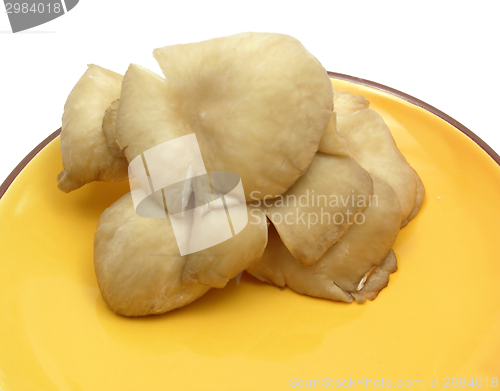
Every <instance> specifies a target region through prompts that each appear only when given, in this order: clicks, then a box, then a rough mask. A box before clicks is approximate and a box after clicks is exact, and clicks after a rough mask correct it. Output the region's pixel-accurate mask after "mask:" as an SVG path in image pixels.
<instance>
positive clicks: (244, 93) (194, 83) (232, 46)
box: [117, 33, 333, 201]
mask: <svg viewBox="0 0 500 391" xmlns="http://www.w3.org/2000/svg"><path fill="white" fill-rule="evenodd" d="M154 56H155V58H156V59H157V61H158V63H159V65H160V67H161V69H162V71H163V74H164V76H165V79H163V78H162V77H160V76H158V75H155V74H154V73H153V72H151V71H148V70H146V69H145V68H142V67H139V66H136V65H131V66H130V68H129V70H128V71H127V73H126V75H125V77H124V81H123V87H122V94H121V98H120V110H119V113H118V121H117V124H118V143H119V145H121V146H123V147H124V148H125V147H126V149H125V154H126V156H127V159H128V160H129V161H131V160H132V159H134V158H135V157H136V156H138V155H139V154H141V153H143V152H144V151H146V150H148V149H150V148H152V147H154V146H156V145H159V144H162V143H164V142H166V141H169V140H172V139H175V138H178V137H181V136H184V135H187V134H191V133H195V134H196V137H197V140H198V143H199V145H200V149H201V153H202V156H203V160H204V162H205V165H206V168H207V171H232V172H235V173H237V174H238V175H240V177H241V178H242V182H243V188H244V190H245V195H246V199H247V201H250V200H252V199H263V198H264V197H269V196H271V197H275V196H278V195H280V194H283V193H284V192H285V191H286V190H287V189H288V188H290V187H291V186H292V185H293V183H294V182H295V181H296V180H297V179H298V178H299V177H300V176H301V175H302V174H303V173H304V172H305V170H306V169H307V167H308V166H309V164H310V163H311V161H312V159H313V158H314V155H315V153H316V151H317V149H318V145H319V142H320V139H321V137H322V135H323V133H324V131H325V128H326V125H327V124H328V121H329V120H330V117H331V114H332V102H333V92H332V86H331V82H330V79H329V77H328V74H327V72H326V71H325V69H324V68H323V67H322V65H321V64H320V63H319V62H318V60H317V59H316V58H315V57H314V56H312V55H311V54H310V53H309V52H308V51H307V50H306V49H305V48H304V46H303V45H302V44H301V43H300V42H299V41H298V40H296V39H295V38H292V37H290V36H287V35H282V34H267V33H243V34H237V35H232V36H228V37H222V38H216V39H211V40H208V41H203V42H197V43H190V44H185V45H173V46H167V47H164V48H160V49H156V50H155V51H154Z"/></svg>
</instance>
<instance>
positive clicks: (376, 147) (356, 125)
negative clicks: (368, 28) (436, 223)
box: [319, 90, 425, 227]
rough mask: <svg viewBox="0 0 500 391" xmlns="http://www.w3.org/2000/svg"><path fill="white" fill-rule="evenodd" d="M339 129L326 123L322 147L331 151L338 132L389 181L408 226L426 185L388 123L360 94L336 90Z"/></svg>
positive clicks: (359, 157)
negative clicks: (404, 153)
mask: <svg viewBox="0 0 500 391" xmlns="http://www.w3.org/2000/svg"><path fill="white" fill-rule="evenodd" d="M334 105H335V106H334V108H335V113H336V125H337V128H336V129H337V131H338V133H337V132H336V131H335V129H334V128H333V126H329V127H327V129H326V131H325V134H324V136H323V140H322V141H321V143H320V147H319V150H320V151H323V152H327V153H328V152H329V151H330V150H329V149H328V145H329V144H331V143H332V142H333V141H331V140H335V139H336V138H337V137H338V135H340V137H341V138H343V139H344V140H345V142H346V144H347V148H348V150H349V152H350V153H351V154H352V156H353V157H354V158H355V159H356V161H357V162H358V163H359V164H360V165H361V166H362V167H363V168H364V169H365V170H367V171H368V172H369V173H370V174H374V175H376V176H378V177H379V178H381V179H383V180H384V181H385V182H387V183H388V184H389V185H390V186H391V187H392V188H393V190H394V191H395V192H396V195H397V196H398V200H399V203H400V205H401V226H402V227H403V226H405V225H406V224H407V223H408V221H409V220H410V219H411V218H413V217H414V216H415V215H416V214H417V212H418V210H419V209H420V207H421V205H422V202H423V199H424V195H425V189H424V185H423V183H422V181H421V179H420V177H419V176H418V174H417V173H416V172H415V170H414V169H413V168H412V167H411V166H410V165H409V164H408V162H407V161H406V159H405V157H404V156H403V154H402V153H401V152H400V151H399V149H398V147H397V145H396V143H395V141H394V139H393V137H392V134H391V131H390V129H389V127H388V126H387V125H386V123H385V122H384V120H383V118H382V117H381V116H380V114H378V113H377V112H376V111H375V110H373V109H369V108H368V106H369V102H368V101H367V100H366V99H365V98H364V97H362V96H361V95H351V94H350V93H348V92H342V91H338V90H334Z"/></svg>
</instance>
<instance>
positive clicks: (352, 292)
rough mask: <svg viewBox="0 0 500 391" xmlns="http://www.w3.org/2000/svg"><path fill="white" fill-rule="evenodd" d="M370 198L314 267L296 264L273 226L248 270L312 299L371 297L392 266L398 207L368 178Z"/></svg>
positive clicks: (376, 181) (391, 196)
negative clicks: (360, 214) (259, 255)
mask: <svg viewBox="0 0 500 391" xmlns="http://www.w3.org/2000/svg"><path fill="white" fill-rule="evenodd" d="M373 184H374V196H376V197H377V198H376V201H373V202H372V203H371V204H370V205H369V206H368V207H367V208H366V209H365V210H364V212H363V215H364V217H365V219H364V221H363V222H362V223H360V224H354V225H353V226H351V227H350V229H349V230H348V231H347V232H346V233H345V235H344V236H342V239H341V240H340V241H339V242H338V243H336V244H335V245H333V246H332V247H331V248H330V249H329V250H328V251H327V252H326V253H325V254H324V255H323V257H321V259H319V260H318V261H317V262H316V263H315V264H314V265H313V266H305V265H302V264H300V263H299V262H298V261H297V260H296V259H295V258H294V257H293V255H292V254H291V253H290V252H289V251H288V249H287V247H286V246H285V245H284V244H283V242H282V241H281V239H280V237H279V235H278V233H277V232H276V230H275V229H274V228H273V227H270V228H269V243H268V245H267V247H266V250H265V252H264V255H263V256H262V258H261V259H260V261H259V262H258V263H257V264H256V265H255V266H253V267H251V268H249V269H248V270H247V271H248V272H249V273H250V274H252V275H253V276H255V277H257V278H258V279H260V280H262V281H266V282H269V283H271V284H274V285H277V286H279V287H284V286H285V285H286V286H288V287H290V288H291V289H292V290H294V291H296V292H298V293H301V294H305V295H309V296H314V297H320V298H324V299H330V300H335V301H344V302H352V301H354V300H357V301H358V302H363V301H365V300H366V299H370V300H373V299H374V298H375V297H376V296H377V294H378V292H379V291H380V290H381V289H383V288H384V287H385V286H386V285H387V281H388V275H389V274H390V273H391V272H393V271H395V270H396V263H395V256H394V254H393V252H392V250H391V247H392V245H393V244H394V242H395V240H396V237H397V235H398V232H399V223H400V208H399V203H398V200H397V197H396V194H395V193H394V191H393V190H392V188H391V187H390V186H389V185H387V184H386V183H385V182H384V181H382V180H380V179H378V178H376V177H375V176H373Z"/></svg>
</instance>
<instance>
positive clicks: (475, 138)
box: [0, 72, 500, 199]
mask: <svg viewBox="0 0 500 391" xmlns="http://www.w3.org/2000/svg"><path fill="white" fill-rule="evenodd" d="M328 76H330V77H332V78H334V79H339V80H345V81H349V82H352V83H355V84H361V85H364V86H367V87H371V88H375V89H377V90H381V91H384V92H387V93H389V94H391V95H394V96H397V97H398V98H401V99H403V100H406V101H407V102H410V103H412V104H414V105H415V106H418V107H421V108H423V109H425V110H427V111H429V112H431V113H432V114H434V115H436V116H438V117H439V118H441V119H443V120H445V121H446V122H448V123H449V124H450V125H452V126H453V127H455V128H457V129H458V130H459V131H461V132H462V133H463V134H465V135H466V136H467V137H469V138H470V139H471V140H472V141H474V142H475V143H476V144H477V145H479V146H480V147H481V148H482V149H483V150H484V151H485V152H486V153H487V154H488V155H489V156H490V157H491V158H492V159H493V160H494V161H495V162H496V163H497V164H498V165H499V166H500V156H499V155H498V154H497V153H496V152H495V151H494V150H493V149H492V148H491V147H490V146H489V145H488V144H486V143H485V142H484V141H483V140H482V139H481V138H480V137H479V136H477V135H476V134H475V133H473V132H472V131H471V130H470V129H468V128H466V127H465V126H464V125H462V124H461V123H460V122H458V121H456V120H454V119H453V118H451V117H450V116H449V115H447V114H445V113H443V112H442V111H441V110H438V109H436V108H435V107H434V106H431V105H429V104H427V103H425V102H423V101H421V100H420V99H417V98H415V97H413V96H411V95H408V94H405V93H404V92H401V91H398V90H396V89H394V88H391V87H387V86H385V85H383V84H379V83H375V82H374V81H370V80H366V79H361V78H359V77H354V76H349V75H344V74H342V73H335V72H328ZM60 134H61V128H59V129H57V130H56V131H55V132H54V133H52V134H51V135H50V136H49V137H47V138H46V139H45V140H43V141H42V142H41V143H40V144H38V145H37V146H36V147H35V148H34V149H33V150H32V151H31V152H30V153H29V154H28V155H27V156H26V157H25V158H24V159H23V160H22V161H21V162H20V163H19V164H18V165H17V166H16V168H14V170H12V172H11V173H10V175H9V176H8V177H7V178H6V179H5V181H4V182H3V183H2V185H0V199H1V198H2V196H3V195H4V194H5V192H6V191H7V189H8V188H9V186H10V185H11V183H12V182H14V179H16V177H17V176H18V175H19V173H20V172H21V171H22V170H23V169H24V167H26V165H27V164H28V163H29V162H30V161H31V159H33V158H34V157H35V156H36V154H37V153H38V152H40V151H41V150H42V149H43V148H45V146H47V145H48V144H49V143H50V142H51V141H52V140H54V139H55V138H56V137H57V136H59V135H60ZM54 181H55V179H54Z"/></svg>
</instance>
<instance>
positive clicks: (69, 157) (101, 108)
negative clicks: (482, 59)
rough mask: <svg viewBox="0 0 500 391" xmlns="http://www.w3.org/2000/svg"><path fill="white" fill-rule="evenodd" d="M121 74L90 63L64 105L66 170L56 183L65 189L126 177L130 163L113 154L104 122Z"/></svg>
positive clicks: (63, 160)
mask: <svg viewBox="0 0 500 391" xmlns="http://www.w3.org/2000/svg"><path fill="white" fill-rule="evenodd" d="M122 78H123V77H122V76H121V75H119V74H118V73H115V72H112V71H110V70H108V69H104V68H101V67H99V66H97V65H89V67H88V69H87V71H86V72H85V73H84V75H83V76H82V77H81V78H80V80H79V81H78V82H77V83H76V85H75V86H74V88H73V90H72V91H71V93H70V94H69V96H68V99H67V100H66V104H65V105H64V114H63V117H62V131H61V155H62V162H63V167H64V170H63V171H62V172H61V173H60V174H59V175H58V177H57V180H58V183H57V186H58V187H59V189H61V190H62V191H64V192H70V191H73V190H76V189H78V188H79V187H81V186H83V185H85V184H86V183H89V182H93V181H106V182H118V181H122V180H124V179H126V178H127V175H128V163H127V160H126V159H125V158H121V157H116V156H114V155H113V154H112V153H111V152H110V150H109V149H108V146H107V144H106V139H105V138H104V134H103V130H102V123H103V117H104V113H105V112H106V110H107V109H108V107H109V106H110V104H111V102H113V101H114V100H115V99H118V98H119V97H120V87H121V82H122Z"/></svg>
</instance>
